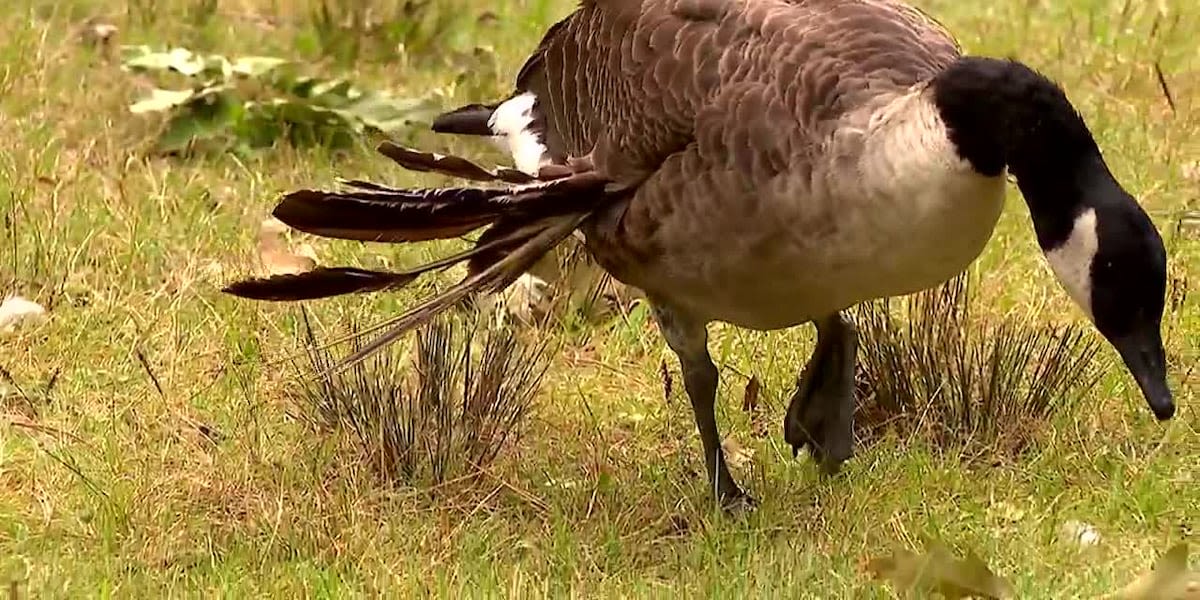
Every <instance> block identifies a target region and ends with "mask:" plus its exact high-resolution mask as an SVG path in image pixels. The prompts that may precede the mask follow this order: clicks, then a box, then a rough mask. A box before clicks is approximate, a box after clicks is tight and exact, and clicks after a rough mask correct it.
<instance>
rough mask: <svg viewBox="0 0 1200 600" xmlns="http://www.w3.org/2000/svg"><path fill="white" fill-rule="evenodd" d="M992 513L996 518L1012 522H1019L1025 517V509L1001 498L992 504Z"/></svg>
mask: <svg viewBox="0 0 1200 600" xmlns="http://www.w3.org/2000/svg"><path fill="white" fill-rule="evenodd" d="M991 512H992V514H993V515H995V516H996V518H999V519H1002V520H1004V521H1008V522H1010V523H1018V522H1020V521H1023V520H1024V519H1025V510H1024V509H1022V508H1019V507H1017V506H1016V505H1014V504H1012V503H1010V502H1005V501H1004V500H1000V501H998V502H995V503H993V504H992V511H991Z"/></svg>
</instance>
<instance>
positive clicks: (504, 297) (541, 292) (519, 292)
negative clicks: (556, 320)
mask: <svg viewBox="0 0 1200 600" xmlns="http://www.w3.org/2000/svg"><path fill="white" fill-rule="evenodd" d="M549 286H550V284H548V283H546V280H544V279H542V278H540V277H538V276H536V275H532V274H530V273H525V274H523V275H521V276H520V277H518V278H517V280H516V281H514V282H513V283H512V285H510V286H508V287H507V288H505V289H504V290H503V291H502V292H500V298H499V301H500V304H499V306H498V307H497V310H498V311H499V312H498V313H497V315H496V320H497V322H498V324H503V323H504V322H505V320H506V319H505V317H506V316H512V317H514V318H515V319H517V321H519V322H521V323H523V324H525V325H527V326H529V325H533V324H534V323H536V322H537V321H538V320H539V319H540V318H541V317H544V316H545V315H546V314H547V312H548V311H549V310H550V306H549V304H550V301H551V298H550V294H548V293H547V289H548V288H549Z"/></svg>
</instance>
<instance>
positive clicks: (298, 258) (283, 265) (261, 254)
mask: <svg viewBox="0 0 1200 600" xmlns="http://www.w3.org/2000/svg"><path fill="white" fill-rule="evenodd" d="M286 231H287V225H285V224H284V223H283V222H282V221H280V220H279V219H276V218H274V217H271V218H268V219H266V220H264V221H263V222H262V226H261V227H260V228H259V230H258V258H259V260H260V261H262V267H263V270H264V271H265V274H266V275H268V276H269V275H298V274H300V273H304V272H306V271H311V270H313V268H315V267H316V266H317V259H316V252H315V251H314V250H313V249H312V246H309V245H308V244H303V245H301V246H300V247H299V249H298V250H297V252H292V251H291V250H290V249H288V243H287V238H286V237H285V236H284V232H286Z"/></svg>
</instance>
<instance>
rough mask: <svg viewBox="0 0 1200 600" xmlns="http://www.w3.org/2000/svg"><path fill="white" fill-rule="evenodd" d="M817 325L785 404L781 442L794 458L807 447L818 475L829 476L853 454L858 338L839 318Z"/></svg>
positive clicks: (849, 326) (830, 318)
mask: <svg viewBox="0 0 1200 600" xmlns="http://www.w3.org/2000/svg"><path fill="white" fill-rule="evenodd" d="M816 325H817V347H816V348H815V349H814V350H813V355H812V358H811V359H810V360H809V362H808V365H807V366H805V368H804V372H803V373H802V374H801V375H800V381H799V385H798V387H797V389H796V393H795V394H794V395H793V396H792V401H791V404H789V405H788V411H787V416H786V417H785V418H784V423H783V437H784V439H785V440H786V441H787V442H788V443H789V444H791V445H792V453H793V455H796V454H799V453H800V450H801V449H802V448H806V447H807V448H808V449H809V453H810V454H811V455H812V456H813V459H814V460H816V461H817V462H818V463H819V464H820V465H821V472H822V473H824V474H826V475H832V474H834V473H837V472H838V470H839V469H840V468H841V465H842V463H843V462H845V461H846V460H847V459H849V458H850V456H851V454H852V453H853V442H854V367H855V354H856V352H857V350H858V334H857V332H856V331H855V330H854V326H853V325H851V324H850V323H849V322H848V321H847V320H845V319H844V318H842V316H841V315H840V314H835V315H834V316H832V317H829V318H827V319H822V320H820V321H817V322H816Z"/></svg>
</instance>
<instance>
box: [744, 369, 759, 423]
mask: <svg viewBox="0 0 1200 600" xmlns="http://www.w3.org/2000/svg"><path fill="white" fill-rule="evenodd" d="M761 388H762V383H760V382H759V381H758V376H757V375H753V376H751V377H750V381H747V382H746V389H745V390H744V391H743V392H742V410H743V411H745V412H747V413H749V414H754V413H755V412H756V411H758V393H759V391H760V390H761Z"/></svg>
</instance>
